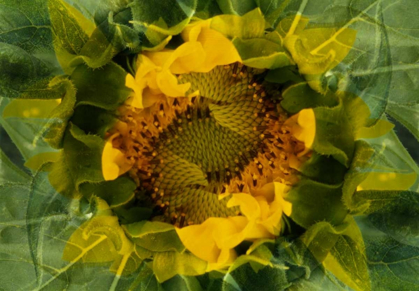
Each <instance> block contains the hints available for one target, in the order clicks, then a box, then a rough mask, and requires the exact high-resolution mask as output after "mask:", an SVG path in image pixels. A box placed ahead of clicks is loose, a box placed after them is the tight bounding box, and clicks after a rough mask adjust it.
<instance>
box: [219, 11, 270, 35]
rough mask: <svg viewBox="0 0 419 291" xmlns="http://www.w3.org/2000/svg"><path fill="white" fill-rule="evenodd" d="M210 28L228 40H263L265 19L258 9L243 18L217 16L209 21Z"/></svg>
mask: <svg viewBox="0 0 419 291" xmlns="http://www.w3.org/2000/svg"><path fill="white" fill-rule="evenodd" d="M211 28H212V29H215V30H217V31H219V32H221V33H223V34H224V35H226V36H227V37H229V38H235V37H239V38H242V39H248V38H263V37H264V35H265V18H264V17H263V15H262V12H260V10H259V9H255V10H252V11H250V12H248V13H246V14H245V15H243V16H236V15H219V16H216V17H214V18H213V19H212V20H211Z"/></svg>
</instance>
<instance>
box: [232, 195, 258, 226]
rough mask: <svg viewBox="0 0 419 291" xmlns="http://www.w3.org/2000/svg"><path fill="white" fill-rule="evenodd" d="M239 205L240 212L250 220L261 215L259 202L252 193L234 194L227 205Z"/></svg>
mask: <svg viewBox="0 0 419 291" xmlns="http://www.w3.org/2000/svg"><path fill="white" fill-rule="evenodd" d="M234 206H239V207H240V212H241V213H242V214H243V215H244V216H246V217H247V218H248V219H249V220H251V219H256V218H257V217H260V207H259V203H258V202H257V200H256V199H255V197H253V196H252V195H250V194H244V193H240V194H233V195H232V197H231V199H230V200H229V201H228V202H227V207H234Z"/></svg>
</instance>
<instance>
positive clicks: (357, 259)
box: [0, 0, 419, 291]
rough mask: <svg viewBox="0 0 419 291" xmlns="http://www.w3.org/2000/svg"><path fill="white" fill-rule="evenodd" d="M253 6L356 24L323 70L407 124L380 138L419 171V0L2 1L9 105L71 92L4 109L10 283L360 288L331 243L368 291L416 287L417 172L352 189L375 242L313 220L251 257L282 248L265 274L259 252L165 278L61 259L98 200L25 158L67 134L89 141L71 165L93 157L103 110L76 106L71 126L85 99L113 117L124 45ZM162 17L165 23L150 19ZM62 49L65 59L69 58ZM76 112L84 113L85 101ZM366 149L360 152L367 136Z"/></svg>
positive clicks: (3, 265) (1, 239)
mask: <svg viewBox="0 0 419 291" xmlns="http://www.w3.org/2000/svg"><path fill="white" fill-rule="evenodd" d="M71 5H72V6H73V7H75V8H76V9H77V11H79V12H80V13H81V14H82V15H84V17H85V18H87V19H88V20H90V21H91V22H92V23H94V24H95V26H96V29H94V27H93V29H94V30H93V31H92V34H91V35H90V36H89V35H87V34H86V32H85V30H83V29H81V26H80V22H78V21H80V15H81V14H80V15H78V14H77V13H79V12H77V11H76V10H71V8H69V7H71ZM256 7H259V8H260V9H261V11H262V13H263V14H264V16H265V19H267V20H268V21H269V23H270V24H271V26H273V27H274V26H276V24H277V23H278V22H279V21H280V20H281V19H283V18H285V17H286V16H290V15H295V14H296V13H301V14H303V15H304V16H306V17H308V18H309V19H310V23H311V25H313V26H315V25H323V26H332V27H351V28H353V29H355V30H357V32H358V35H357V41H356V43H355V45H354V48H353V49H352V50H351V52H350V54H349V55H348V56H347V57H346V58H345V60H344V61H343V62H342V63H341V64H340V65H338V66H337V67H335V68H334V69H333V70H332V71H331V72H330V74H327V75H326V76H323V78H324V79H323V80H322V81H323V82H326V83H327V84H328V86H331V87H333V86H334V87H336V88H337V87H339V86H342V87H344V88H345V89H346V90H348V91H350V92H352V93H354V94H356V95H358V96H360V97H361V98H362V99H363V100H364V101H365V102H366V103H367V105H368V106H369V108H370V110H371V113H372V117H374V118H379V117H383V116H386V117H388V118H389V119H390V120H391V121H394V122H395V123H396V128H395V133H396V134H397V135H396V134H394V132H391V133H389V134H387V135H386V136H384V137H382V138H380V139H376V140H373V141H371V142H370V146H372V147H373V148H374V149H375V150H376V151H377V152H378V153H379V157H378V164H379V166H381V167H386V168H387V169H392V170H394V172H406V171H407V172H411V171H413V172H416V173H418V172H419V170H418V166H417V163H418V162H419V154H418V151H417V148H418V144H417V142H418V140H419V126H418V125H419V98H418V96H419V92H418V91H419V85H418V84H419V63H418V56H419V20H418V18H417V15H419V6H418V5H417V4H416V2H415V1H414V0H401V1H396V2H395V1H392V0H358V1H354V0H337V1H336V0H321V1H320V0H318V1H317V0H240V1H239V0H217V1H201V0H161V1H159V5H156V2H155V1H142V0H118V1H95V0H83V1H82V0H73V1H70V0H68V1H67V2H63V1H60V0H49V1H47V0H31V1H29V0H26V1H10V0H0V97H2V99H1V100H0V112H3V110H4V108H5V107H6V105H7V104H8V103H9V102H10V100H12V99H13V98H36V99H54V98H58V97H62V96H63V95H65V96H66V99H65V100H66V102H63V103H62V105H60V108H59V109H58V110H57V111H55V112H54V113H53V115H52V116H51V118H50V119H49V120H35V121H29V120H25V119H23V118H20V117H8V118H4V117H0V125H1V136H0V142H1V152H0V157H1V159H0V160H1V164H0V283H1V284H0V288H1V290H64V289H65V290H108V289H109V290H192V291H195V290H201V289H203V288H205V289H207V290H256V289H257V290H283V289H287V290H352V289H351V288H350V287H348V286H346V285H345V284H344V283H342V282H341V281H340V280H338V279H337V278H336V277H335V276H334V275H333V274H332V273H330V272H329V271H327V270H326V269H325V268H324V267H323V266H322V265H321V264H320V263H319V262H321V261H322V260H323V259H324V257H325V255H326V254H327V253H329V252H330V253H332V254H333V255H334V256H335V257H337V258H339V262H340V264H341V266H343V269H344V271H346V272H347V273H348V274H351V275H350V277H351V278H350V279H349V281H353V282H354V286H356V287H357V288H358V289H361V290H397V291H398V290H417V289H419V279H418V278H419V273H418V272H419V271H418V270H419V259H418V257H419V225H418V221H419V219H418V215H419V206H418V205H419V194H418V193H416V192H417V191H418V183H416V184H415V185H414V186H413V187H412V189H410V190H411V191H405V192H402V193H400V192H397V193H395V192H390V191H382V192H368V191H361V192H356V193H355V194H354V198H353V199H354V201H358V202H359V203H360V204H359V205H364V204H365V203H367V204H368V207H369V208H368V209H367V210H365V209H364V210H363V212H362V211H360V212H359V213H358V214H360V215H358V216H356V217H355V222H356V225H358V226H359V228H360V229H361V232H362V237H363V240H364V244H365V253H361V252H357V250H358V248H359V245H358V241H354V239H353V237H354V236H353V235H352V234H348V233H347V232H344V231H341V230H340V229H339V228H338V227H336V228H334V227H333V226H331V225H330V224H329V223H327V222H318V223H317V224H313V225H310V226H307V232H306V233H305V235H304V236H301V237H298V238H294V237H292V238H290V237H285V238H281V239H279V240H278V241H277V242H276V243H275V244H272V245H270V244H269V243H268V244H266V246H265V245H263V246H262V247H261V248H258V249H257V250H256V251H255V253H252V255H253V259H261V258H265V257H266V256H268V255H267V254H271V255H272V254H273V257H272V258H269V260H270V262H271V263H272V264H273V265H274V266H275V267H274V268H271V267H268V266H265V267H260V266H259V267H260V268H259V270H258V272H255V268H254V264H253V265H252V264H251V263H249V262H250V261H251V258H249V261H245V262H238V263H237V268H235V269H234V270H232V271H231V272H229V273H228V274H226V275H222V274H219V273H209V274H206V275H203V276H199V277H191V276H181V275H178V276H175V277H173V278H172V279H170V280H168V281H166V282H164V283H159V282H158V280H157V279H156V277H155V275H154V274H153V272H152V270H151V269H150V268H149V266H148V265H147V264H145V263H142V264H141V265H140V267H139V268H138V269H137V270H136V271H135V272H133V273H132V274H130V275H128V276H121V277H119V276H115V275H114V274H113V273H111V272H109V265H93V266H92V265H88V264H83V263H82V262H71V263H69V262H65V261H63V260H62V259H61V257H62V252H63V248H64V245H65V243H66V241H67V240H68V238H69V237H70V235H71V234H72V233H73V232H74V230H75V229H77V227H78V226H80V225H81V224H82V223H83V222H84V221H87V220H88V219H89V218H90V217H91V215H92V214H91V213H92V209H91V207H92V206H90V205H89V203H88V202H87V201H85V200H83V199H82V200H72V199H69V198H67V197H65V196H62V195H60V194H58V193H57V192H56V190H54V188H52V187H51V185H50V183H49V180H48V177H47V176H48V173H46V172H43V171H30V170H28V169H27V168H25V167H24V166H23V164H24V162H25V161H27V160H28V159H30V158H31V157H33V156H35V155H36V154H39V153H44V152H51V151H57V150H56V149H60V148H61V147H62V146H63V144H62V142H61V140H62V138H64V140H67V144H73V145H77V146H78V147H79V148H83V149H84V150H83V153H84V162H83V163H81V164H80V165H79V164H77V162H79V161H81V160H82V159H83V157H82V158H81V157H79V156H77V155H76V153H74V152H73V153H72V154H74V156H61V157H60V158H61V159H66V161H67V162H70V163H71V162H72V163H73V164H72V165H71V164H70V166H69V167H78V166H81V167H85V168H89V165H90V160H89V158H92V161H93V159H94V155H93V154H92V153H94V152H96V154H97V152H98V150H97V149H100V148H101V146H102V144H101V141H100V139H99V138H96V137H95V136H91V135H86V134H84V133H80V129H78V127H77V126H79V127H82V128H84V129H86V128H88V129H91V130H92V131H95V132H104V131H105V130H106V128H102V127H101V126H103V124H101V123H100V122H98V121H97V120H90V121H89V124H85V123H83V120H82V119H81V118H79V119H77V117H74V118H73V119H72V123H71V124H72V125H69V124H68V121H69V119H70V117H71V116H72V114H73V113H74V112H73V107H74V105H77V106H79V107H78V108H88V107H87V106H91V105H94V106H96V107H97V108H96V109H94V110H96V113H97V115H98V116H99V115H100V116H105V117H104V118H107V120H109V121H110V120H112V118H113V117H112V115H110V114H109V113H108V111H110V110H114V109H115V108H116V107H117V106H118V104H119V103H120V101H121V100H122V101H123V100H124V97H126V94H127V92H125V91H124V90H123V89H122V90H117V89H115V88H120V87H121V86H120V85H121V83H122V84H123V80H122V81H121V78H120V76H121V73H120V67H119V66H118V67H117V66H116V65H114V64H113V63H110V64H108V63H109V62H110V61H111V60H112V59H113V58H114V57H115V56H116V55H117V54H122V55H124V54H125V55H128V54H133V53H138V52H140V51H141V50H145V49H158V48H159V47H160V46H161V45H162V44H165V43H167V42H168V38H170V36H171V35H176V34H178V33H179V32H180V31H181V30H182V29H183V27H184V26H185V25H186V23H187V22H188V21H189V20H190V19H191V18H192V17H193V16H197V17H200V18H209V17H212V16H214V15H217V14H221V13H224V14H235V15H244V14H245V13H247V12H249V11H251V10H253V9H254V8H256ZM49 11H51V13H49ZM75 11H76V12H75ZM69 15H70V17H69ZM160 18H162V19H163V20H164V21H163V22H162V21H160ZM151 24H153V25H155V27H154V28H150V27H151ZM268 51H269V50H268ZM60 54H61V55H60ZM63 54H64V55H65V58H64V59H66V60H67V62H66V63H62V62H61V63H59V59H60V56H63ZM268 57H269V56H268ZM249 58H250V57H249ZM106 64H108V65H106ZM105 65H106V66H105ZM75 67H77V68H76V69H74V68H75ZM88 67H90V68H94V69H96V71H94V72H95V75H94V76H96V78H93V77H92V79H91V81H92V82H99V81H102V80H104V78H106V77H107V76H112V78H109V80H106V82H103V84H102V85H103V86H106V85H107V84H110V86H109V88H106V87H104V88H103V87H102V88H103V90H104V92H105V91H106V92H107V93H108V95H107V96H110V97H112V98H109V99H104V100H100V102H97V100H98V98H96V97H95V94H98V95H100V94H101V92H90V91H89V86H88V85H87V84H85V83H84V82H83V78H84V76H85V74H86V71H88V70H89V69H88ZM62 74H67V75H72V82H73V83H74V85H75V86H76V88H77V89H78V93H77V94H78V95H77V98H76V93H75V88H74V87H73V85H72V83H70V82H69V81H68V79H67V78H66V77H59V78H57V77H56V76H58V75H62ZM80 80H81V81H80ZM112 88H114V89H112ZM83 106H84V107H83ZM92 110H93V109H92ZM78 112H79V113H77V114H79V115H80V116H84V115H83V112H82V110H79V111H78ZM77 114H76V115H75V116H77ZM89 126H90V127H89ZM66 128H71V129H70V130H67V131H65V129H66ZM42 137H45V139H43V138H42ZM397 137H398V138H400V140H401V142H402V143H399V142H398V139H397ZM47 141H48V142H49V143H47ZM51 145H52V146H53V148H54V149H53V148H52V147H51ZM64 146H65V145H64ZM357 146H358V148H357V149H359V153H362V149H363V146H364V145H363V144H362V143H358V145H357ZM75 147H76V146H75ZM405 148H407V151H406V149H405ZM365 151H367V150H365ZM408 152H410V155H411V157H410V156H409V154H408ZM361 164H362V161H361V160H359V164H357V161H355V162H354V164H353V167H351V168H350V171H351V172H350V174H352V175H354V176H356V175H358V174H360V172H359V171H360V169H361V170H365V171H373V170H374V169H372V168H368V166H370V165H368V164H367V165H365V164H363V165H362V167H361ZM53 171H55V172H56V173H57V172H58V173H59V174H57V175H58V176H66V175H68V173H65V172H63V171H64V170H63V169H60V168H54V170H53ZM361 174H362V173H361ZM68 176H69V175H68ZM72 178H73V179H72V180H71V181H69V182H68V181H67V183H72V184H73V185H74V188H77V187H78V186H79V184H80V183H82V182H83V181H84V180H83V179H90V180H89V181H98V180H100V178H98V176H97V173H96V172H89V175H88V176H87V177H86V176H83V177H72ZM307 183H311V182H307ZM309 186H310V187H312V186H313V185H309ZM338 190H339V191H341V190H340V188H339V189H338ZM301 191H303V190H301ZM330 191H331V192H333V191H335V190H330ZM343 191H345V190H343ZM69 196H70V194H69ZM383 201H385V203H384V202H383ZM383 205H384V207H383ZM319 211H320V210H319ZM356 211H359V209H354V212H356ZM355 222H354V221H352V222H349V223H355ZM363 268H364V269H363ZM256 269H257V268H256ZM369 282H370V283H369Z"/></svg>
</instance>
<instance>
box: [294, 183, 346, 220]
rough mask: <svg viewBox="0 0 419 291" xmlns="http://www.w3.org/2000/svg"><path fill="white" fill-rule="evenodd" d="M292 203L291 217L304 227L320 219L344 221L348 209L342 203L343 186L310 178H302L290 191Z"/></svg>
mask: <svg viewBox="0 0 419 291" xmlns="http://www.w3.org/2000/svg"><path fill="white" fill-rule="evenodd" d="M287 200H289V201H290V202H291V203H292V207H293V208H292V213H291V218H292V219H293V220H294V221H295V222H297V223H298V224H299V225H301V226H303V227H306V228H307V227H309V226H311V225H313V224H315V223H316V222H318V221H324V220H325V221H327V222H330V223H332V224H334V225H338V224H340V223H342V221H343V219H344V218H345V216H346V214H347V210H346V208H345V206H344V205H343V203H342V186H341V185H340V184H337V185H327V184H323V183H319V182H315V181H313V180H310V179H301V180H300V181H299V182H298V183H297V184H296V185H295V186H294V187H293V188H292V189H291V190H290V192H289V194H288V196H287Z"/></svg>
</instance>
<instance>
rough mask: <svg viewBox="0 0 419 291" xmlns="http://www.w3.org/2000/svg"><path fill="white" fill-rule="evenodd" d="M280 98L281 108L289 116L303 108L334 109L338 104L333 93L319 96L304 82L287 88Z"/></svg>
mask: <svg viewBox="0 0 419 291" xmlns="http://www.w3.org/2000/svg"><path fill="white" fill-rule="evenodd" d="M271 76H272V75H271ZM282 97H283V98H284V99H283V100H282V101H281V106H282V107H283V108H284V109H285V110H287V111H288V112H289V113H291V114H296V113H298V112H299V111H300V110H302V109H305V108H315V107H318V106H324V107H335V106H337V105H338V103H339V100H338V99H337V98H336V95H335V94H334V93H333V92H331V91H327V93H326V94H320V93H318V92H316V91H314V90H313V89H311V88H310V86H309V85H308V84H307V83H306V82H302V83H298V84H295V85H292V86H290V87H288V88H287V89H285V90H284V92H282Z"/></svg>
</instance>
